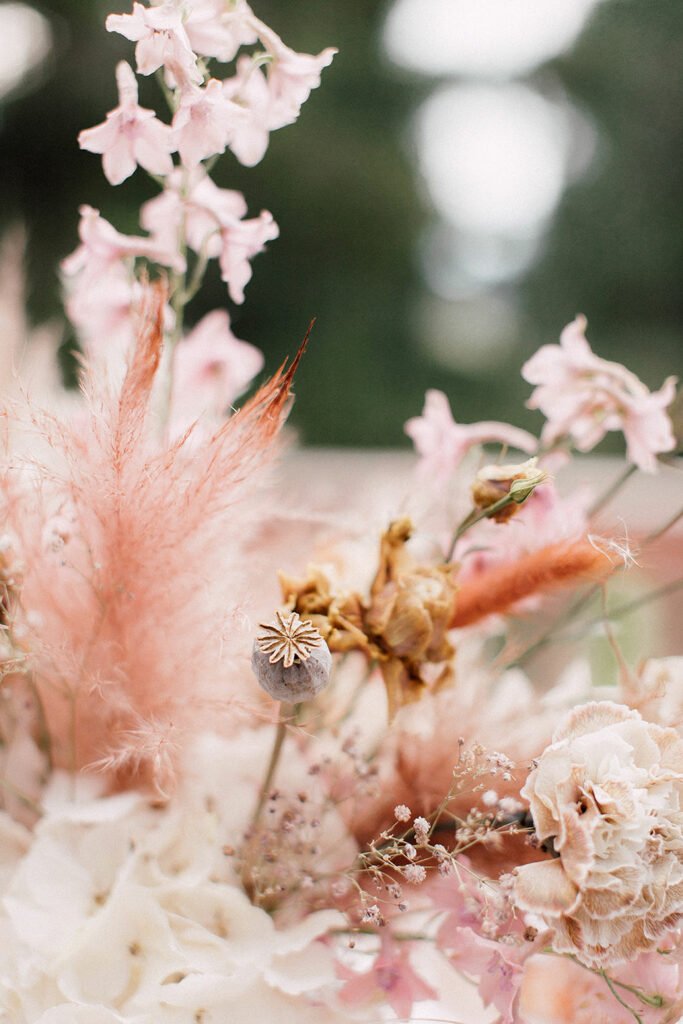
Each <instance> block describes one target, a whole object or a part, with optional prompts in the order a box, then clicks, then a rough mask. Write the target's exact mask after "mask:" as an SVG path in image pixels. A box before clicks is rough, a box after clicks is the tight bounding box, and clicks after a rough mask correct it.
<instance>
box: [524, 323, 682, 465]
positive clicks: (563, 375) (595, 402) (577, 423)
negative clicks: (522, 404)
mask: <svg viewBox="0 0 683 1024" xmlns="http://www.w3.org/2000/svg"><path fill="white" fill-rule="evenodd" d="M586 324H587V321H586V318H585V317H584V316H577V317H576V319H575V320H573V321H572V323H570V324H568V325H567V327H565V329H564V330H563V331H562V334H561V336H560V343H559V345H543V346H542V347H541V348H540V349H539V350H538V352H536V354H535V355H533V356H532V357H531V359H529V360H528V361H527V362H526V363H525V364H524V366H523V367H522V376H523V377H524V379H525V380H526V381H528V382H529V383H530V384H535V385H536V388H535V390H534V391H533V392H532V395H531V397H530V399H529V401H528V402H527V405H528V406H529V408H530V409H540V410H541V412H542V413H543V415H544V416H545V417H546V420H547V422H546V424H545V427H544V428H543V434H542V440H543V442H544V443H545V444H546V445H552V444H554V443H555V442H556V441H558V440H559V439H560V438H562V437H569V438H571V439H572V441H573V442H574V444H575V445H576V447H577V448H578V449H579V451H582V452H588V451H591V449H592V448H594V447H595V445H596V444H598V442H599V441H601V440H602V438H603V437H604V436H605V434H606V433H607V432H608V431H610V430H621V431H623V434H624V437H625V439H626V455H627V458H628V459H629V461H630V462H632V463H634V465H636V466H638V467H639V468H640V469H642V470H645V472H648V473H652V472H654V471H655V470H656V468H657V459H656V456H657V455H658V454H659V453H660V452H668V451H671V450H672V449H673V448H674V447H675V438H674V434H673V429H672V425H671V420H670V418H669V416H668V415H667V413H666V408H667V406H669V405H670V404H671V403H672V401H673V399H674V396H675V393H676V379H675V378H674V377H669V378H668V379H667V380H666V381H665V382H664V384H663V385H662V387H661V388H660V390H659V391H655V392H650V391H648V389H647V388H646V387H645V385H644V384H643V382H642V381H641V380H639V379H638V377H636V375H635V374H634V373H631V371H630V370H627V369H626V367H625V366H622V365H621V364H620V363H613V362H609V361H608V360H606V359H601V358H600V357H599V356H596V355H595V354H594V353H593V351H592V350H591V347H590V345H589V344H588V341H587V340H586V337H585V331H586Z"/></svg>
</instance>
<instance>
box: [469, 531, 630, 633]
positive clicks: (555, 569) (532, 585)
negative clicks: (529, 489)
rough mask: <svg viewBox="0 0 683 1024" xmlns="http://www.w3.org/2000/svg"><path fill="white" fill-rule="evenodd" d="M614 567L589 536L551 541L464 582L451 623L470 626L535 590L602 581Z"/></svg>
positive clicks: (501, 611) (506, 610) (515, 602)
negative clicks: (570, 540) (569, 540)
mask: <svg viewBox="0 0 683 1024" xmlns="http://www.w3.org/2000/svg"><path fill="white" fill-rule="evenodd" d="M614 568H615V566H614V564H613V563H612V561H610V559H609V558H608V557H607V555H606V554H605V553H604V552H603V551H601V550H600V549H599V548H598V547H597V546H596V545H594V544H592V543H591V542H590V540H586V539H584V540H578V541H574V542H570V543H566V542H563V543H559V544H548V545H546V546H545V547H543V548H539V549H538V550H537V551H531V552H530V553H529V554H527V555H523V556H522V557H521V558H518V559H517V560H516V561H514V562H505V563H503V564H501V565H495V566H492V567H491V568H490V569H485V570H484V571H483V572H481V573H480V574H479V575H477V576H474V577H472V578H471V579H469V580H468V581H467V582H466V583H464V584H463V586H462V588H461V589H460V590H459V591H458V601H457V606H456V611H455V615H454V616H453V619H452V621H451V626H452V627H460V626H471V625H473V624H474V623H475V622H479V621H480V620H481V619H484V618H486V617H487V616H488V615H502V614H504V613H505V612H508V611H509V610H510V609H511V608H512V607H513V606H514V605H515V604H517V602H518V601H522V600H523V599H524V598H526V597H531V596H532V595H534V594H539V593H548V592H551V591H554V590H558V589H560V588H562V587H565V586H569V585H572V584H577V583H581V582H593V583H598V582H601V581H602V580H604V579H606V578H607V577H608V576H609V575H610V574H611V573H612V572H613V571H614Z"/></svg>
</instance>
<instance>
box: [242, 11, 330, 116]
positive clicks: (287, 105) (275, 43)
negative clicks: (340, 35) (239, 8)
mask: <svg viewBox="0 0 683 1024" xmlns="http://www.w3.org/2000/svg"><path fill="white" fill-rule="evenodd" d="M255 24H256V28H257V31H258V36H259V39H260V40H261V42H262V43H263V45H264V47H265V49H266V52H267V53H268V55H269V56H270V58H271V61H270V64H269V66H268V88H269V90H270V95H271V109H270V128H271V130H272V129H276V128H284V126H285V125H288V124H293V123H294V122H295V121H296V119H297V117H298V116H299V112H300V110H301V107H302V105H303V104H304V103H305V102H306V100H307V99H308V97H309V96H310V94H311V91H312V90H313V89H317V88H318V86H319V85H320V74H321V72H322V70H323V68H326V67H329V65H330V64H331V63H332V60H333V59H334V55H335V53H337V50H336V49H335V47H333V46H328V47H327V48H326V49H325V50H323V51H322V52H321V53H319V54H317V56H314V55H313V54H310V53H296V52H295V51H294V50H290V48H289V47H288V46H285V44H284V43H283V42H282V40H281V39H280V37H279V36H278V35H277V34H276V33H275V32H273V30H272V29H270V28H268V26H267V25H264V24H263V22H262V21H255Z"/></svg>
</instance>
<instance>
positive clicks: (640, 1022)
mask: <svg viewBox="0 0 683 1024" xmlns="http://www.w3.org/2000/svg"><path fill="white" fill-rule="evenodd" d="M600 977H601V978H602V980H603V981H604V982H605V984H606V985H607V988H608V989H609V990H610V992H611V993H612V995H613V996H614V998H615V999H616V1001H617V1002H618V1003H619V1004H620V1005H621V1006H623V1007H624V1009H625V1010H628V1012H629V1013H631V1014H633V1019H634V1020H636V1021H637V1022H638V1024H643V1018H642V1017H641V1016H640V1014H639V1013H636V1011H635V1010H634V1009H633V1007H632V1006H629V1004H628V1003H627V1002H626V1000H625V999H622V998H621V996H620V995H619V993H618V992H617V990H616V988H615V986H614V984H613V982H612V979H611V978H610V977H609V975H608V974H606V973H605V971H600Z"/></svg>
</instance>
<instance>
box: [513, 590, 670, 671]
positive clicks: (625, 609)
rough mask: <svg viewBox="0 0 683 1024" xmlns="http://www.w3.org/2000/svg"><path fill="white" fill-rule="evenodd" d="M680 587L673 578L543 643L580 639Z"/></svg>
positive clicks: (546, 638)
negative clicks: (607, 620)
mask: <svg viewBox="0 0 683 1024" xmlns="http://www.w3.org/2000/svg"><path fill="white" fill-rule="evenodd" d="M682 588H683V579H678V580H674V581H673V582H672V583H667V584H666V585H665V586H663V587H657V588H656V589H654V590H648V591H647V593H646V594H643V595H642V596H641V597H637V598H635V599H634V600H633V601H626V602H625V603H624V604H620V605H617V607H616V608H613V609H612V610H611V611H610V612H609V613H608V615H607V616H606V615H604V614H603V615H598V616H596V617H595V618H593V619H588V620H587V621H586V622H584V623H583V624H582V626H581V628H580V629H577V630H574V631H573V632H569V633H560V634H559V635H558V636H552V637H551V636H548V637H545V638H544V641H543V644H544V645H545V644H555V643H569V642H571V641H574V640H581V639H582V638H583V637H584V636H585V635H586V634H587V633H589V632H590V631H591V629H592V628H593V627H594V626H599V625H600V624H601V623H603V622H604V621H605V619H606V618H607V617H608V618H609V620H610V621H612V620H614V619H621V618H623V617H624V616H625V615H630V614H631V613H632V612H635V611H637V610H638V608H642V607H643V606H644V605H647V604H651V603H652V601H658V600H659V599H660V598H662V597H667V596H668V595H669V594H674V593H676V591H677V590H681V589H682ZM539 646H541V644H537V645H536V648H538V647H539ZM515 664H519V660H518V661H516V662H515Z"/></svg>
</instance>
